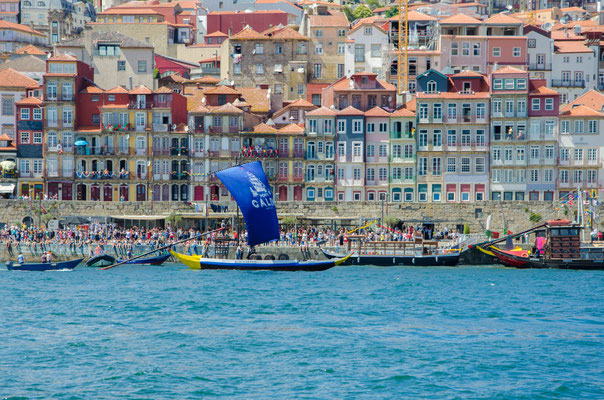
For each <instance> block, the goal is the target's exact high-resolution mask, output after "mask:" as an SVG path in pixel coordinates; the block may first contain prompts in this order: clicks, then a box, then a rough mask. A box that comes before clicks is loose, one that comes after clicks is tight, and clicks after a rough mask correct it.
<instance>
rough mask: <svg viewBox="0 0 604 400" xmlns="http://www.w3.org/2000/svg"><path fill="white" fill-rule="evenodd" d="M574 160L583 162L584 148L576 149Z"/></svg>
mask: <svg viewBox="0 0 604 400" xmlns="http://www.w3.org/2000/svg"><path fill="white" fill-rule="evenodd" d="M573 160H575V161H576V162H579V163H582V162H583V149H575V150H574V152H573Z"/></svg>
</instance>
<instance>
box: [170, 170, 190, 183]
mask: <svg viewBox="0 0 604 400" xmlns="http://www.w3.org/2000/svg"><path fill="white" fill-rule="evenodd" d="M170 180H171V181H187V180H189V173H188V172H178V171H172V172H170Z"/></svg>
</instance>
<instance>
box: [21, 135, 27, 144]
mask: <svg viewBox="0 0 604 400" xmlns="http://www.w3.org/2000/svg"><path fill="white" fill-rule="evenodd" d="M20 136H21V140H20V142H21V143H24V144H29V132H21V133H20Z"/></svg>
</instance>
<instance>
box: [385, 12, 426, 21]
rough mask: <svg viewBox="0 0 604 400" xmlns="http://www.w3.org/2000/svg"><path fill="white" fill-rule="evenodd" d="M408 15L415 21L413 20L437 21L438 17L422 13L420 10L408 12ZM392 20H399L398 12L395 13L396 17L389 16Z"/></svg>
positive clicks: (409, 18)
mask: <svg viewBox="0 0 604 400" xmlns="http://www.w3.org/2000/svg"><path fill="white" fill-rule="evenodd" d="M407 15H408V17H407V19H408V20H409V21H413V22H431V21H437V18H434V17H432V16H430V15H427V14H424V13H421V12H419V11H415V10H411V11H409V12H408V13H407ZM389 19H390V20H391V21H398V14H397V15H395V16H394V17H391V18H389Z"/></svg>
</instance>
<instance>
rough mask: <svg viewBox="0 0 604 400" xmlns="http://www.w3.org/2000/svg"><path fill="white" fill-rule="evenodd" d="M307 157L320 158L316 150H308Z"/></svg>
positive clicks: (309, 158) (311, 158)
mask: <svg viewBox="0 0 604 400" xmlns="http://www.w3.org/2000/svg"><path fill="white" fill-rule="evenodd" d="M306 159H307V160H318V159H319V157H318V156H317V153H316V152H314V151H307V152H306Z"/></svg>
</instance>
